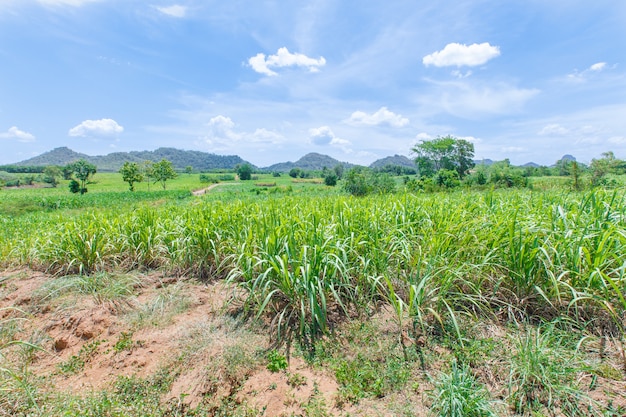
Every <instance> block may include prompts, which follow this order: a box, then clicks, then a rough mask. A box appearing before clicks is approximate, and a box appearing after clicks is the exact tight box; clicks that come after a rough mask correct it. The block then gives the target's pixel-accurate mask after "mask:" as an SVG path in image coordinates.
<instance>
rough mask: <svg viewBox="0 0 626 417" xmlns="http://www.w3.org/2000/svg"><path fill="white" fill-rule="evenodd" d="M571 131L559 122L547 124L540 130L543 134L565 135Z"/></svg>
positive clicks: (540, 133)
mask: <svg viewBox="0 0 626 417" xmlns="http://www.w3.org/2000/svg"><path fill="white" fill-rule="evenodd" d="M568 133H569V129H567V128H565V127H563V126H561V125H560V124H558V123H551V124H549V125H546V126H544V127H543V129H541V130H540V131H539V133H538V134H539V135H541V136H563V135H567V134H568Z"/></svg>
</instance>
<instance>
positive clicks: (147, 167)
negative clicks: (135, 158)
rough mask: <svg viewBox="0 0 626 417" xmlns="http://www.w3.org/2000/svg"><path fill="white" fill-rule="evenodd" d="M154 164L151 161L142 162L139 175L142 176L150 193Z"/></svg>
mask: <svg viewBox="0 0 626 417" xmlns="http://www.w3.org/2000/svg"><path fill="white" fill-rule="evenodd" d="M153 167H154V162H152V161H144V163H143V164H141V173H142V174H143V177H144V179H145V180H146V182H147V183H148V191H150V181H152V175H153V169H152V168H153Z"/></svg>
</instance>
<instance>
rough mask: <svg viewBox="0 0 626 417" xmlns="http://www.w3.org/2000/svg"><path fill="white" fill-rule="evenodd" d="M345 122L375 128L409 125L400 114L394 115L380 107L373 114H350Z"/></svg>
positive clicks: (356, 112) (360, 112) (358, 112)
mask: <svg viewBox="0 0 626 417" xmlns="http://www.w3.org/2000/svg"><path fill="white" fill-rule="evenodd" d="M347 122H348V123H349V124H355V125H366V126H377V125H382V124H388V125H389V126H391V127H402V126H406V125H407V124H408V123H409V119H407V118H406V117H402V115H400V114H395V113H394V112H392V111H389V110H388V109H387V107H381V108H380V109H379V110H378V111H377V112H375V113H373V114H367V113H365V112H362V111H355V112H354V113H352V115H351V116H350V118H349V119H348V120H347Z"/></svg>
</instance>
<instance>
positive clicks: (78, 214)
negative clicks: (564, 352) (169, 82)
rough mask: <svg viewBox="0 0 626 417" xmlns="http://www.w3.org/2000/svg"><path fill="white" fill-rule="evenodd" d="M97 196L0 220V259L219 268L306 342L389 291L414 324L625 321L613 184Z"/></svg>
mask: <svg viewBox="0 0 626 417" xmlns="http://www.w3.org/2000/svg"><path fill="white" fill-rule="evenodd" d="M129 194H130V193H129ZM94 198H96V197H94ZM106 207H110V206H107V205H106V204H104V205H103V208H99V209H97V210H92V209H86V210H83V211H64V212H63V213H64V215H62V216H60V215H57V214H52V215H51V214H46V213H40V214H39V216H35V215H31V216H22V218H7V217H0V221H1V222H2V226H3V227H2V229H1V230H0V248H1V249H0V263H3V264H11V263H13V264H15V263H17V264H30V265H33V266H35V267H40V268H44V269H47V270H50V271H53V272H56V273H60V274H68V273H72V274H74V273H77V274H87V275H90V274H93V273H96V272H99V271H107V270H112V269H116V268H122V269H127V270H131V269H137V268H141V269H149V268H166V269H169V270H171V271H175V272H177V273H181V274H190V275H195V276H197V277H200V278H202V279H220V278H224V277H227V276H228V277H229V279H230V280H231V281H232V282H236V283H238V285H240V286H241V288H242V289H243V290H244V294H246V295H245V304H246V306H247V307H248V308H249V309H250V310H251V311H253V312H254V313H255V315H256V316H258V317H264V316H266V315H267V316H269V318H270V321H272V322H273V323H274V324H275V326H274V328H275V330H276V336H279V337H280V338H282V337H284V336H286V335H287V333H288V332H290V331H295V334H296V335H297V336H298V338H299V339H300V340H301V341H304V342H305V343H306V344H310V342H311V340H312V339H314V338H316V337H319V336H320V335H322V334H326V333H328V332H329V331H332V328H333V323H335V322H337V321H338V320H341V318H342V317H345V316H346V315H352V314H371V312H372V311H374V310H375V309H376V308H377V306H379V305H380V304H381V303H390V302H391V303H392V304H393V303H394V302H395V303H396V304H397V307H398V308H400V309H401V310H402V311H400V313H402V314H407V315H408V317H410V318H411V319H412V320H411V321H410V322H414V323H415V324H416V325H417V326H418V327H421V326H425V327H424V329H426V327H427V325H429V323H430V324H432V322H433V321H435V322H437V321H440V322H444V321H446V322H450V321H451V322H453V323H454V321H455V320H457V319H458V317H459V315H461V314H477V315H481V314H490V315H492V316H494V317H499V318H503V319H514V320H526V319H528V318H541V317H544V318H554V317H559V316H568V317H570V316H571V317H573V318H574V320H579V321H580V322H581V325H584V322H585V321H586V320H589V317H591V316H593V315H594V314H595V313H594V312H599V311H604V312H606V314H607V317H608V320H609V321H612V323H613V324H612V326H613V328H614V329H617V330H619V331H620V332H623V328H621V327H620V326H621V325H620V324H619V323H620V317H622V316H623V314H624V311H626V303H625V302H624V300H625V292H626V277H625V275H624V268H625V264H624V261H623V259H626V232H625V230H626V229H625V227H624V226H625V222H626V204H625V202H624V196H623V194H621V193H618V192H615V191H612V192H605V191H594V192H590V193H585V194H581V193H557V192H546V193H537V192H532V191H529V190H523V191H520V190H502V191H489V192H487V193H481V192H467V191H459V192H454V193H449V194H428V195H411V194H397V195H392V196H372V197H365V198H360V199H357V198H353V197H346V196H342V195H335V194H331V195H323V194H316V193H313V194H301V195H298V196H294V195H272V196H266V197H261V198H255V197H254V196H252V195H241V194H239V195H236V196H234V197H233V196H231V197H225V194H216V195H214V196H211V195H209V196H207V197H206V198H205V199H202V200H198V199H196V200H194V201H193V203H187V202H183V203H181V201H180V200H178V199H177V198H174V199H173V200H167V201H164V202H161V203H159V204H151V205H136V204H129V205H126V206H122V208H120V209H109V208H106ZM394 300H395V301H394ZM405 323H407V322H403V324H402V326H404V324H405ZM453 327H454V326H453Z"/></svg>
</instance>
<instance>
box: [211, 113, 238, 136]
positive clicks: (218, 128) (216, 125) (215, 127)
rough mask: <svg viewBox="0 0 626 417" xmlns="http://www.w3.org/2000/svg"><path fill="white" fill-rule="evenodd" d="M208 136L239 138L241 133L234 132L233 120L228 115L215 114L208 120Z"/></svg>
mask: <svg viewBox="0 0 626 417" xmlns="http://www.w3.org/2000/svg"><path fill="white" fill-rule="evenodd" d="M208 126H209V137H211V138H214V139H228V140H239V139H241V134H239V133H237V132H235V130H234V127H235V122H233V121H232V120H231V118H230V117H226V116H222V115H219V116H215V117H213V118H212V119H211V120H210V121H209V124H208Z"/></svg>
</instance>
